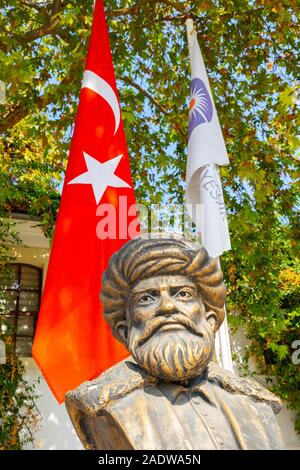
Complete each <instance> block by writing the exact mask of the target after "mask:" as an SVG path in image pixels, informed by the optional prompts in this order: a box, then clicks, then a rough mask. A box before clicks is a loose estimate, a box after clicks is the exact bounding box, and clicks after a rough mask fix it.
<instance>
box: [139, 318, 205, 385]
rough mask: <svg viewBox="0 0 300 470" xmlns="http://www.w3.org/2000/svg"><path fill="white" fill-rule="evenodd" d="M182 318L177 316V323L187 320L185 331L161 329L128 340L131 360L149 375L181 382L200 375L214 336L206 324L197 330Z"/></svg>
mask: <svg viewBox="0 0 300 470" xmlns="http://www.w3.org/2000/svg"><path fill="white" fill-rule="evenodd" d="M181 320H182V316H181V315H178V321H177V323H180V324H182V323H186V324H185V325H184V326H185V327H186V328H185V329H184V330H183V329H182V330H181V329H180V330H174V331H172V330H171V331H161V332H160V331H159V329H158V330H157V329H156V332H154V334H152V335H149V337H148V339H146V338H145V335H144V334H143V337H142V338H141V337H140V338H138V339H137V338H135V340H133V341H130V343H131V346H132V347H131V348H130V351H131V353H132V355H133V357H134V359H135V360H136V362H137V363H138V364H139V365H140V366H141V367H142V368H143V369H145V370H146V371H147V372H148V373H149V374H150V375H152V376H154V377H157V378H159V379H164V380H169V381H183V380H187V379H190V378H191V377H194V376H196V375H199V374H201V372H203V370H204V369H205V368H206V366H207V365H208V363H209V362H210V361H211V359H212V356H213V350H214V349H213V347H214V346H213V345H214V335H213V332H212V330H211V328H210V325H209V323H207V324H205V325H204V324H202V325H201V329H200V328H198V327H196V326H195V325H194V324H192V322H191V323H190V324H189V326H190V327H187V323H188V322H190V320H189V319H187V318H186V317H185V320H184V322H182V321H181ZM152 321H153V320H152ZM154 321H155V320H154ZM164 322H166V319H164ZM161 323H162V322H161ZM191 324H192V325H193V327H191ZM191 330H193V331H191Z"/></svg>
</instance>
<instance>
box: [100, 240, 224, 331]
mask: <svg viewBox="0 0 300 470" xmlns="http://www.w3.org/2000/svg"><path fill="white" fill-rule="evenodd" d="M162 275H183V276H187V277H188V278H189V279H190V280H191V281H193V282H194V283H195V285H196V286H197V288H198V291H199V295H200V297H201V300H202V302H203V304H204V306H205V309H206V311H211V310H213V311H214V312H215V313H216V314H217V317H218V322H217V328H219V327H220V326H221V324H222V322H223V320H224V314H225V313H224V302H225V294H226V287H225V285H224V283H223V275H222V272H221V270H220V269H219V267H218V264H217V262H216V260H214V259H212V258H210V257H209V256H208V254H207V251H206V250H205V248H203V247H200V246H199V245H198V244H196V243H194V242H191V241H190V240H187V239H186V238H183V237H181V236H176V235H174V234H164V235H163V234H156V235H153V234H151V235H148V236H145V235H143V236H140V237H137V238H134V239H133V240H130V241H129V242H127V243H126V244H125V245H124V246H123V247H122V248H121V249H120V250H119V251H118V252H116V253H115V254H114V255H113V256H112V257H111V259H110V261H109V265H108V268H107V269H106V271H105V272H104V274H103V278H102V289H101V295H100V298H101V302H102V305H103V308H104V316H105V318H106V320H107V321H108V323H109V325H110V327H111V329H112V332H113V334H115V327H116V325H117V323H118V322H119V321H122V320H126V306H127V304H128V301H129V297H130V293H131V290H132V288H133V286H134V285H135V284H136V283H137V282H139V281H141V280H143V279H147V278H149V277H153V276H162Z"/></svg>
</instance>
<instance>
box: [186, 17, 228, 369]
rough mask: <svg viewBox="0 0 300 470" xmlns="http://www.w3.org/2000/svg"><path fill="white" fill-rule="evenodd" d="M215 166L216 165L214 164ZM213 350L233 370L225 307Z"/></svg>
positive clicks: (190, 24) (189, 34) (189, 32)
mask: <svg viewBox="0 0 300 470" xmlns="http://www.w3.org/2000/svg"><path fill="white" fill-rule="evenodd" d="M185 24H186V29H187V38H188V48H189V55H190V58H191V56H192V39H193V34H194V32H195V29H194V22H193V20H192V19H191V18H188V19H187V20H186V23H185ZM216 167H217V165H216ZM216 261H217V263H218V266H219V268H220V269H221V263H220V257H217V258H216ZM215 350H216V358H217V361H218V363H219V364H220V365H221V366H222V367H223V368H224V369H226V370H229V371H231V372H233V363H232V354H231V346H230V338H229V330H228V322H227V314H226V308H225V318H224V321H223V324H222V325H221V327H220V328H219V330H218V331H217V333H216V337H215Z"/></svg>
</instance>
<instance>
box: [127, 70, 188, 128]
mask: <svg viewBox="0 0 300 470" xmlns="http://www.w3.org/2000/svg"><path fill="white" fill-rule="evenodd" d="M120 80H122V82H124V83H127V84H128V85H130V86H132V87H133V88H135V89H136V90H138V91H139V92H141V93H142V94H143V95H144V96H146V98H147V99H148V100H149V101H150V102H151V103H152V104H154V106H156V108H157V109H159V111H161V112H162V113H163V114H164V115H165V116H168V118H170V119H171V120H172V121H174V123H175V124H176V128H177V130H178V131H179V132H180V133H181V134H182V135H183V136H185V132H184V130H183V129H182V127H181V125H180V124H179V123H178V122H176V120H175V119H176V118H175V116H174V115H173V114H172V113H171V112H170V111H169V110H167V109H166V108H164V107H163V106H162V104H160V103H159V101H157V100H156V99H155V98H153V96H152V95H151V94H150V93H149V92H148V91H147V90H145V89H144V88H143V87H141V86H140V85H139V84H138V83H136V82H134V81H133V80H131V78H129V77H122V78H121V79H120Z"/></svg>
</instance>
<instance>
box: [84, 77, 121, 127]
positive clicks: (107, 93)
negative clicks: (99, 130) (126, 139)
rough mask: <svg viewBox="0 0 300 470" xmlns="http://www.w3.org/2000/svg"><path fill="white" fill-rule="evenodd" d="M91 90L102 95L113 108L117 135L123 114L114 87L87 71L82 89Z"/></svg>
mask: <svg viewBox="0 0 300 470" xmlns="http://www.w3.org/2000/svg"><path fill="white" fill-rule="evenodd" d="M81 88H89V89H90V90H92V91H94V92H95V93H97V94H98V95H100V96H101V97H102V98H103V99H104V100H105V101H106V102H107V103H108V104H109V106H110V107H111V109H112V112H113V113H114V117H115V134H116V132H117V130H118V128H119V125H120V120H121V113H120V106H119V101H118V98H117V96H116V94H115V92H114V90H113V89H112V87H111V86H110V85H109V84H108V83H107V82H106V81H105V80H103V78H101V77H100V76H99V75H97V74H96V73H95V72H92V71H91V70H85V71H84V74H83V80H82V87H81Z"/></svg>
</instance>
